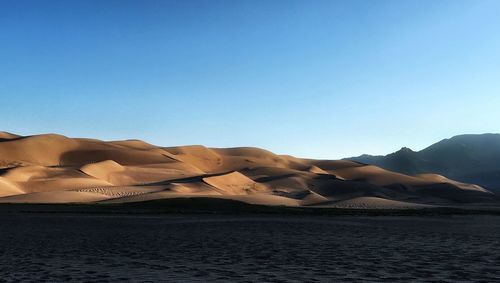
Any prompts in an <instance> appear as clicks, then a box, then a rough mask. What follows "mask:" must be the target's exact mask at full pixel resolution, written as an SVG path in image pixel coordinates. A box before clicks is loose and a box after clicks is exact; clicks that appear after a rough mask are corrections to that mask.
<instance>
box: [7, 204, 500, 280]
mask: <svg viewBox="0 0 500 283" xmlns="http://www.w3.org/2000/svg"><path fill="white" fill-rule="evenodd" d="M4 281H5V282H19V281H26V282H64V281H89V282H117V281H133V282H147V281H149V282H212V281H227V282H336V281H337V282H338V281H368V282H378V281H392V282H394V281H399V282H408V281H414V282H415V281H422V282H429V281H436V282H442V281H448V282H459V281H461V282H470V281H477V282H481V281H482V282H495V281H497V282H500V216H495V215H469V216H467V215H458V216H457V215H455V216H452V215H442V216H377V217H374V216H317V215H305V216H304V215H302V216H300V215H260V216H257V215H253V216H252V215H206V214H205V215H202V214H198V215H175V214H168V215H167V214H163V215H158V214H157V215H154V214H145V215H137V214H123V215H120V214H99V213H95V214H75V213H66V212H64V213H61V212H60V213H33V212H31V213H26V212H18V211H17V212H16V211H14V212H12V211H10V212H9V211H3V212H2V213H0V282H4Z"/></svg>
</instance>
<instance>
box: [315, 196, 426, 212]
mask: <svg viewBox="0 0 500 283" xmlns="http://www.w3.org/2000/svg"><path fill="white" fill-rule="evenodd" d="M321 205H322V206H328V207H335V208H351V209H367V208H376V209H415V208H425V207H432V206H430V205H423V204H415V203H409V202H402V201H395V200H389V199H383V198H379V197H357V198H352V199H349V200H342V201H337V202H333V203H330V204H321Z"/></svg>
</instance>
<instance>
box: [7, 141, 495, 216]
mask: <svg viewBox="0 0 500 283" xmlns="http://www.w3.org/2000/svg"><path fill="white" fill-rule="evenodd" d="M179 197H181V198H182V197H210V198H224V199H232V200H239V201H243V202H247V203H251V204H263V205H286V206H312V207H314V206H328V207H343V208H415V207H416V208H419V207H424V206H425V204H433V205H439V204H440V203H441V204H444V205H449V204H455V203H467V202H478V201H496V200H497V199H496V196H495V195H494V194H492V193H490V192H489V191H487V190H486V189H484V188H482V187H480V186H477V185H473V184H464V183H459V182H455V181H453V180H450V179H448V178H446V177H444V176H440V175H435V174H423V175H416V176H408V175H404V174H399V173H394V172H391V171H388V170H384V169H381V168H379V167H376V166H371V165H365V164H362V163H357V162H352V161H346V160H339V161H336V160H312V159H301V158H296V157H293V156H288V155H276V154H274V153H272V152H269V151H267V150H263V149H259V148H252V147H239V148H207V147H204V146H200V145H194V146H178V147H158V146H155V145H152V144H149V143H147V142H144V141H140V140H126V141H109V142H106V141H100V140H96V139H85V138H68V137H65V136H61V135H55V134H48V135H36V136H27V137H22V136H18V135H15V134H11V133H7V132H0V202H27V203H75V202H76V203H87V202H103V203H110V202H115V203H117V202H140V201H147V200H155V199H162V198H179Z"/></svg>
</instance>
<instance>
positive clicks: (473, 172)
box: [346, 134, 500, 192]
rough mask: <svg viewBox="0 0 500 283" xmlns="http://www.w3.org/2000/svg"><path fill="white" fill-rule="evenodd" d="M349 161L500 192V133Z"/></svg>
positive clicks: (461, 137) (466, 137)
mask: <svg viewBox="0 0 500 283" xmlns="http://www.w3.org/2000/svg"><path fill="white" fill-rule="evenodd" d="M346 159H347V160H351V161H357V162H361V163H366V164H372V165H377V166H380V167H382V168H385V169H387V170H391V171H396V172H399V173H403V174H408V175H415V174H422V173H437V174H440V175H444V176H446V177H448V178H451V179H454V180H457V181H461V182H466V183H473V184H478V185H480V186H483V187H485V188H487V189H489V190H491V191H496V192H500V134H482V135H459V136H455V137H452V138H450V139H444V140H442V141H440V142H438V143H435V144H433V145H431V146H429V147H427V148H425V149H423V150H421V151H413V150H411V149H409V148H405V147H404V148H402V149H401V150H399V151H397V152H394V153H391V154H388V155H386V156H372V155H361V156H358V157H351V158H346Z"/></svg>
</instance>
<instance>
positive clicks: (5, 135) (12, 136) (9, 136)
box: [0, 131, 20, 141]
mask: <svg viewBox="0 0 500 283" xmlns="http://www.w3.org/2000/svg"><path fill="white" fill-rule="evenodd" d="M19 137H20V136H18V135H15V134H12V133H9V132H2V131H0V141H2V140H12V139H16V138H19Z"/></svg>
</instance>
